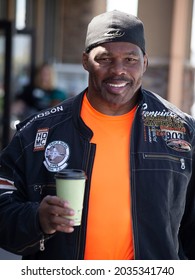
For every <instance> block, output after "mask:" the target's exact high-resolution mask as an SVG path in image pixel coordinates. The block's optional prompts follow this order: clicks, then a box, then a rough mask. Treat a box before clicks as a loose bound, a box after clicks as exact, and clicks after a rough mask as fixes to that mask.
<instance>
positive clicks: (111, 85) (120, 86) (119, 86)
mask: <svg viewBox="0 0 195 280" xmlns="http://www.w3.org/2000/svg"><path fill="white" fill-rule="evenodd" d="M127 84H128V83H127V82H123V83H120V84H112V83H107V85H108V86H109V87H114V88H123V87H125V86H126V85H127Z"/></svg>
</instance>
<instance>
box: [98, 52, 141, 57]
mask: <svg viewBox="0 0 195 280" xmlns="http://www.w3.org/2000/svg"><path fill="white" fill-rule="evenodd" d="M97 55H98V56H100V55H107V56H109V55H113V53H112V52H110V51H103V52H102V53H100V54H97ZM124 55H135V56H138V55H139V53H138V52H137V51H130V52H125V53H124Z"/></svg>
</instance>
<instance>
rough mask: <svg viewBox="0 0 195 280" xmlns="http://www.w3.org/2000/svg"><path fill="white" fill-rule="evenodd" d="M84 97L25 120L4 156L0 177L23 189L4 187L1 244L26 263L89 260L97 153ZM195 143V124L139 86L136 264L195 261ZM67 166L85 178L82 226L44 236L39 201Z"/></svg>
mask: <svg viewBox="0 0 195 280" xmlns="http://www.w3.org/2000/svg"><path fill="white" fill-rule="evenodd" d="M83 93H84V92H83ZM83 93H81V94H79V95H78V96H76V97H74V98H71V99H68V100H66V101H64V102H62V103H61V104H59V105H58V106H56V107H54V108H51V109H48V110H45V111H43V112H40V113H39V114H38V115H35V116H34V117H31V118H29V119H28V120H26V121H25V122H23V123H22V124H21V125H20V126H19V127H18V131H17V133H16V135H15V136H14V138H13V140H12V142H11V144H10V145H9V146H8V147H7V148H6V149H5V150H4V151H2V153H1V158H0V177H1V178H3V179H6V180H7V181H8V183H10V182H14V185H15V187H16V189H17V190H16V189H15V187H13V190H14V191H13V192H10V190H11V191H12V187H10V186H6V185H5V184H4V185H1V190H2V194H1V196H0V246H1V247H2V248H4V249H6V250H9V251H11V252H13V253H16V254H20V255H22V256H23V258H24V259H68V260H71V259H83V256H84V248H85V235H86V221H87V210H88V198H89V192H90V178H91V173H92V168H93V160H94V157H95V150H96V146H95V144H92V143H90V139H91V137H92V131H91V130H90V129H89V128H88V127H87V126H86V125H85V124H84V122H83V121H82V119H81V118H80V109H81V104H82V98H83ZM194 144H195V121H194V120H193V119H192V118H191V117H190V116H188V115H186V114H184V113H182V112H181V111H180V110H178V109H177V108H175V107H174V106H173V105H171V104H170V103H168V102H167V101H165V100H164V99H162V98H161V97H159V96H158V95H156V94H154V93H151V92H149V91H146V90H143V89H141V90H140V101H139V106H138V108H137V111H136V114H135V118H134V123H133V128H132V133H131V149H130V150H131V152H130V166H131V171H130V174H131V195H132V197H131V201H132V209H130V211H131V214H132V220H133V236H134V252H135V259H149V260H150V259H186V258H187V259H195V202H194V201H195V166H194V164H195V154H194V148H195V145H194ZM54 150H55V152H54ZM66 167H68V168H78V169H83V170H85V171H86V173H87V177H88V180H87V184H86V192H85V198H84V211H83V217H82V226H77V227H75V231H74V232H73V233H71V234H70V233H69V234H66V233H60V232H58V233H55V234H54V235H44V234H43V233H42V232H41V228H40V225H39V220H38V216H37V209H38V206H39V202H40V200H41V199H42V198H43V197H44V196H45V195H47V194H55V179H54V175H55V172H56V171H58V170H60V169H62V168H66ZM193 171H194V172H193ZM119 187H120V186H119ZM44 247H45V248H44ZM42 249H44V250H42Z"/></svg>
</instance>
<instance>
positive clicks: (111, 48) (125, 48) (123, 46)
mask: <svg viewBox="0 0 195 280" xmlns="http://www.w3.org/2000/svg"><path fill="white" fill-rule="evenodd" d="M91 53H92V54H94V55H96V54H101V53H107V54H112V55H114V54H116V55H117V54H137V55H140V54H142V51H141V49H140V48H139V47H138V46H137V45H134V44H132V43H127V42H109V43H103V44H101V45H99V46H97V47H95V48H93V49H92V50H91Z"/></svg>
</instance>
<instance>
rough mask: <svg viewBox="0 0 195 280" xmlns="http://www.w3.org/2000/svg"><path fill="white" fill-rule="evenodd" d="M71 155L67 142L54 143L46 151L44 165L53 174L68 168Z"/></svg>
mask: <svg viewBox="0 0 195 280" xmlns="http://www.w3.org/2000/svg"><path fill="white" fill-rule="evenodd" d="M69 155H70V149H69V146H68V145H67V144H66V143H65V142H62V141H53V142H51V143H49V144H48V145H47V147H46V149H45V161H44V165H45V167H46V168H47V169H48V170H49V171H51V172H56V171H60V170H62V169H64V168H65V167H66V166H67V163H66V162H67V160H68V158H69Z"/></svg>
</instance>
